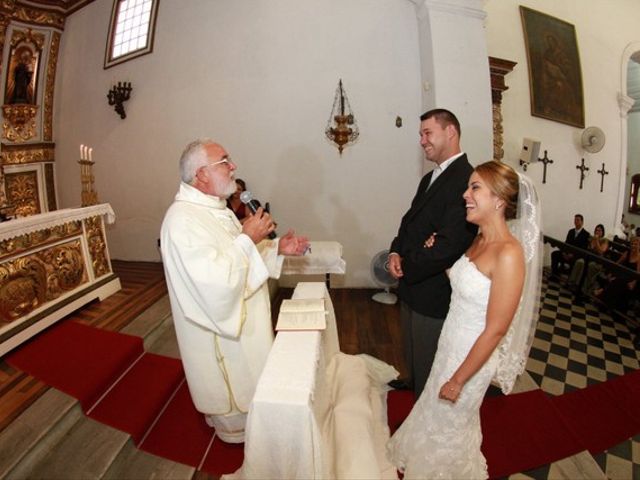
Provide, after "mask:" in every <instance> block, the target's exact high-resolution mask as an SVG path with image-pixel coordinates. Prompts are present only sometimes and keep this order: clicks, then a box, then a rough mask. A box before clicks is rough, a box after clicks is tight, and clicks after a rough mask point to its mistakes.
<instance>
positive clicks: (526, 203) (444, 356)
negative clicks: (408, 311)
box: [387, 161, 541, 479]
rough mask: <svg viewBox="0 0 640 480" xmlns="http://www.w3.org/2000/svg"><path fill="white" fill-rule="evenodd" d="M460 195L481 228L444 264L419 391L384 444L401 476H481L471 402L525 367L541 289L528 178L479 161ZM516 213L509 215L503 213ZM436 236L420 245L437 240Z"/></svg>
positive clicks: (535, 212)
mask: <svg viewBox="0 0 640 480" xmlns="http://www.w3.org/2000/svg"><path fill="white" fill-rule="evenodd" d="M468 185H469V186H468V188H467V190H466V191H465V193H464V195H463V197H464V200H465V202H466V208H467V221H469V222H472V223H474V224H477V225H478V226H479V227H480V233H479V234H478V236H477V237H476V238H475V240H474V242H473V244H472V245H471V247H469V250H467V252H466V253H465V254H464V255H463V256H462V257H461V258H460V259H459V260H458V261H457V262H456V263H455V264H454V265H453V266H452V267H451V269H450V271H449V277H450V280H451V287H452V296H451V305H450V309H449V314H448V316H447V318H446V320H445V324H444V327H443V330H442V335H441V337H440V341H439V343H438V351H437V353H436V357H435V360H434V365H433V369H432V371H431V374H430V376H429V379H428V381H427V385H426V387H425V389H424V392H423V393H422V395H421V396H420V398H419V399H418V401H417V402H416V404H415V406H414V407H413V410H412V411H411V413H410V414H409V416H408V417H407V419H406V420H405V421H404V423H403V424H402V426H401V427H400V428H399V429H398V431H397V432H396V433H395V434H394V435H393V437H392V438H391V440H390V441H389V444H388V446H387V448H388V452H389V456H390V459H391V461H392V463H393V464H394V465H395V466H396V467H397V468H398V469H399V470H400V471H402V472H404V478H405V479H410V478H455V479H459V478H474V479H475V478H487V477H488V473H487V463H486V460H485V458H484V456H483V455H482V452H481V451H480V445H481V443H482V431H481V429H480V405H481V404H482V400H483V398H484V394H485V393H486V391H487V388H488V387H489V384H490V383H491V380H492V379H494V378H495V380H496V381H497V382H498V384H499V385H500V386H501V387H502V390H503V392H504V393H509V392H510V391H511V389H512V388H513V384H514V382H515V379H516V377H517V376H518V375H519V374H520V373H522V372H523V371H524V366H525V363H526V360H527V357H528V353H529V348H530V346H531V341H532V339H533V332H534V330H535V318H537V317H536V314H537V305H538V298H539V295H540V263H539V261H540V248H541V242H540V228H539V203H538V199H537V196H536V192H535V189H534V188H533V185H532V184H531V181H530V180H529V179H528V178H526V177H524V176H519V175H518V174H517V173H516V172H515V171H514V170H513V169H512V168H511V167H509V166H507V165H505V164H503V163H499V162H495V161H492V162H487V163H484V164H482V165H479V166H477V167H476V168H475V170H474V172H473V173H472V175H471V177H470V179H469V184H468ZM510 219H515V220H513V221H512V222H509V223H508V222H507V220H510ZM437 241H438V240H437V234H434V236H432V237H431V238H429V239H427V241H426V242H425V248H429V247H431V246H433V244H434V242H437Z"/></svg>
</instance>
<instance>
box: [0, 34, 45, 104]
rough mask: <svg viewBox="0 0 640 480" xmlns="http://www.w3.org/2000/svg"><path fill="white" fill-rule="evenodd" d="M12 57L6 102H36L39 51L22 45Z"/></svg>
mask: <svg viewBox="0 0 640 480" xmlns="http://www.w3.org/2000/svg"><path fill="white" fill-rule="evenodd" d="M12 53H13V54H12V55H11V57H10V62H9V68H8V72H7V88H6V91H5V97H4V103H5V104H7V103H8V104H12V105H13V104H16V103H27V104H32V105H33V104H35V103H36V102H35V92H36V80H37V78H36V73H37V67H38V52H34V51H33V50H32V49H31V47H30V46H27V45H20V46H19V47H17V48H16V49H15V51H14V52H12Z"/></svg>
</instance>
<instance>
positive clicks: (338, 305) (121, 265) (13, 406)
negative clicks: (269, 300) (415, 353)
mask: <svg viewBox="0 0 640 480" xmlns="http://www.w3.org/2000/svg"><path fill="white" fill-rule="evenodd" d="M113 269H114V272H115V273H116V274H117V275H118V277H119V278H120V282H121V284H122V289H121V290H120V291H119V292H116V293H115V294H113V295H112V296H110V297H109V298H107V299H105V300H103V301H102V302H98V301H96V302H93V303H91V304H89V305H86V306H85V307H83V308H81V309H80V310H78V311H76V312H74V313H73V314H72V315H69V316H68V317H66V318H72V319H73V320H75V321H79V322H82V323H86V324H88V325H93V326H96V327H100V328H104V329H106V330H111V331H119V330H121V329H122V328H124V327H125V326H126V325H127V324H128V323H129V322H131V320H132V319H134V318H135V317H136V316H138V315H139V314H140V313H142V311H144V310H145V309H146V308H148V307H149V306H150V305H151V304H153V303H154V302H156V301H157V300H158V299H159V298H161V297H162V296H163V295H165V294H166V292H167V288H166V284H165V281H164V273H163V270H162V264H160V263H151V262H123V261H117V260H115V261H113ZM291 293H292V290H291V289H280V290H279V291H278V293H277V294H276V296H275V298H274V301H273V307H272V312H273V317H274V324H275V318H276V316H277V312H278V311H279V309H280V304H281V303H282V300H283V299H286V298H290V297H291ZM374 293H376V290H373V289H334V290H331V299H332V301H333V305H334V309H335V312H336V318H337V319H338V322H339V325H338V332H339V339H340V349H341V350H342V351H343V352H344V353H349V354H357V353H367V354H369V355H372V356H374V357H376V358H380V359H381V360H384V361H385V362H387V363H389V364H391V365H394V366H395V367H396V368H397V369H398V370H399V371H400V373H401V376H402V375H404V373H405V368H404V362H403V360H402V355H401V347H400V338H401V334H400V327H399V318H400V309H399V307H398V305H383V304H380V303H376V302H374V301H373V300H371V296H372V295H373V294H374ZM48 388H49V387H48V386H47V385H45V384H44V383H42V382H40V381H38V380H36V379H35V378H33V377H31V376H30V375H27V374H26V373H24V372H21V371H19V370H15V369H14V368H12V367H11V366H10V365H8V364H7V363H6V362H5V361H0V431H2V430H3V429H4V428H5V427H6V426H7V425H8V424H10V423H11V421H12V420H14V419H15V418H16V417H17V416H18V415H20V413H21V412H23V411H24V410H25V409H26V408H27V407H29V405H31V404H32V403H33V402H34V401H35V400H37V399H38V398H39V397H40V396H41V395H42V394H43V393H44V392H46V391H47V389H48Z"/></svg>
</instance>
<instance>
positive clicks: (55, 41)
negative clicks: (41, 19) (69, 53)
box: [42, 32, 60, 141]
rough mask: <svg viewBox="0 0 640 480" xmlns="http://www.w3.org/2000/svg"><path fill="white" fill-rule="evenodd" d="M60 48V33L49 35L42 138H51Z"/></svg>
mask: <svg viewBox="0 0 640 480" xmlns="http://www.w3.org/2000/svg"><path fill="white" fill-rule="evenodd" d="M59 50H60V33H58V32H53V34H52V35H51V47H50V49H49V63H48V64H47V78H46V84H45V87H44V123H43V130H44V133H43V138H42V139H43V140H44V141H51V140H53V89H54V84H55V80H56V65H57V63H58V51H59Z"/></svg>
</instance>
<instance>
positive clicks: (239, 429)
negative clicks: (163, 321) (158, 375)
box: [160, 139, 308, 443]
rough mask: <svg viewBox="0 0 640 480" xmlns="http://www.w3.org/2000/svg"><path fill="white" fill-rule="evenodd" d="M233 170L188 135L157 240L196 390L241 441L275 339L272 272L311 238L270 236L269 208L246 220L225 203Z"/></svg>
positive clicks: (215, 421) (219, 426)
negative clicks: (177, 180) (173, 193)
mask: <svg viewBox="0 0 640 480" xmlns="http://www.w3.org/2000/svg"><path fill="white" fill-rule="evenodd" d="M235 169H236V166H235V164H234V163H233V162H232V161H231V159H230V158H229V155H228V154H227V152H226V151H225V149H224V148H223V147H222V146H220V145H218V144H216V143H214V142H213V141H211V140H208V139H205V140H197V141H195V142H192V143H190V144H189V145H188V146H187V148H186V149H185V151H184V152H183V154H182V157H181V158H180V174H181V177H182V182H181V183H180V189H179V191H178V194H177V195H176V197H175V201H174V203H173V204H172V205H171V206H170V207H169V209H168V210H167V213H166V215H165V218H164V221H163V223H162V228H161V243H160V244H161V250H162V259H163V262H164V269H165V273H166V277H167V284H168V287H169V298H170V301H171V310H172V313H173V321H174V325H175V329H176V335H177V338H178V345H179V348H180V356H181V358H182V363H183V365H184V370H185V374H186V379H187V383H188V385H189V391H190V393H191V398H192V399H193V402H194V404H195V407H196V409H197V410H198V411H200V412H202V413H203V414H204V415H205V418H206V421H207V423H208V424H209V425H210V426H212V427H214V428H215V429H216V433H217V435H218V437H220V439H221V440H223V441H225V442H230V443H241V442H243V441H244V427H245V422H246V416H247V412H248V410H249V404H250V403H251V399H252V398H253V394H254V391H255V387H256V384H257V382H258V378H259V377H260V374H261V372H262V368H263V366H264V364H265V361H266V358H267V355H268V353H269V350H270V348H271V344H272V341H273V330H272V327H271V312H270V299H269V292H268V288H267V284H266V281H267V279H268V278H269V277H270V276H271V277H273V278H277V277H278V276H279V275H280V269H281V267H282V262H283V257H282V255H301V254H302V253H303V252H304V251H305V250H306V248H307V246H308V241H307V239H306V238H305V237H296V236H294V234H293V232H292V231H289V232H288V233H287V235H285V236H284V237H282V238H280V239H275V240H268V239H267V236H268V235H269V233H271V232H272V231H274V228H275V225H274V223H273V220H272V219H271V217H270V215H269V214H268V213H267V212H264V211H263V209H262V208H260V209H258V211H257V212H256V213H255V214H254V215H252V216H251V217H250V218H249V219H248V220H247V221H246V222H245V223H244V225H241V224H240V222H238V220H237V219H236V216H235V215H234V213H233V212H232V211H231V210H229V209H228V208H227V207H226V198H227V197H229V196H230V195H231V194H233V193H234V192H235V190H236V184H235V180H234V172H235Z"/></svg>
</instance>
